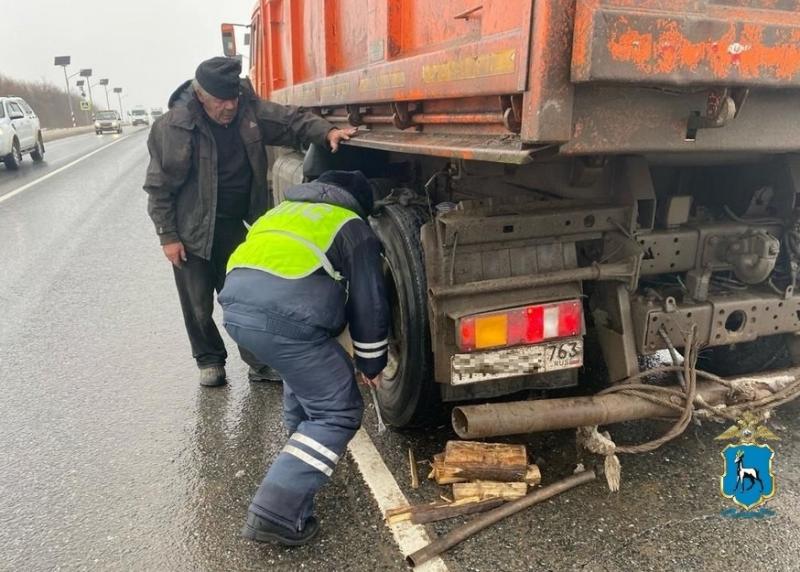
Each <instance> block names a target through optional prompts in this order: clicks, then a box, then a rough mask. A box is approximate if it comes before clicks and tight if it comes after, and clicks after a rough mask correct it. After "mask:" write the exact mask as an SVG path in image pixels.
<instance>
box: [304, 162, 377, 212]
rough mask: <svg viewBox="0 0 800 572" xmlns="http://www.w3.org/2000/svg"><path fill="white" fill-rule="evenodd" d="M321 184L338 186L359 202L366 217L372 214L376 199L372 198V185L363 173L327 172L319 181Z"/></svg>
mask: <svg viewBox="0 0 800 572" xmlns="http://www.w3.org/2000/svg"><path fill="white" fill-rule="evenodd" d="M317 181H318V182H320V183H328V184H329V185H336V186H337V187H339V188H341V189H344V190H345V191H347V192H348V193H350V194H351V195H353V198H355V200H356V201H358V204H359V205H360V206H361V208H362V210H363V211H364V217H365V218H366V217H368V216H369V215H370V213H372V207H373V206H374V203H375V199H374V198H373V196H372V185H371V184H370V182H369V179H367V178H366V177H365V176H364V173H362V172H361V171H325V172H324V173H322V174H321V175H320V176H319V178H318V179H317Z"/></svg>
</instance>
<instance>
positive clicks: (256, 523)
mask: <svg viewBox="0 0 800 572" xmlns="http://www.w3.org/2000/svg"><path fill="white" fill-rule="evenodd" d="M317 532H319V523H318V522H317V519H316V518H314V517H313V516H311V517H309V518H308V520H306V524H305V526H304V527H303V530H300V531H297V530H291V529H289V528H286V527H284V526H280V525H279V524H275V523H274V522H271V521H269V520H267V519H265V518H261V517H260V516H258V515H257V514H253V513H252V512H248V513H247V522H246V523H245V525H244V527H243V528H242V536H243V537H244V538H248V539H250V540H255V541H256V542H277V543H278V544H283V545H284V546H301V545H303V544H307V543H308V542H309V541H310V540H311V539H312V538H314V537H315V536H316V535H317Z"/></svg>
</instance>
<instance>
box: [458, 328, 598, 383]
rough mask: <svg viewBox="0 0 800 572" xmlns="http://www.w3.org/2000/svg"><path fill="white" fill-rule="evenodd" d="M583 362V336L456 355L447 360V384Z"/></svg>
mask: <svg viewBox="0 0 800 572" xmlns="http://www.w3.org/2000/svg"><path fill="white" fill-rule="evenodd" d="M582 365H583V338H581V337H577V338H567V339H563V340H558V341H555V342H549V343H546V344H537V345H535V346H517V347H513V348H505V349H502V350H493V351H487V352H472V353H467V354H455V355H453V357H452V358H451V360H450V383H451V384H452V385H464V384H467V383H478V382H480V381H489V380H492V379H504V378H508V377H518V376H522V375H533V374H537V373H544V372H548V371H557V370H560V369H570V368H573V367H580V366H582Z"/></svg>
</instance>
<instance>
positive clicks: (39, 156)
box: [31, 133, 44, 163]
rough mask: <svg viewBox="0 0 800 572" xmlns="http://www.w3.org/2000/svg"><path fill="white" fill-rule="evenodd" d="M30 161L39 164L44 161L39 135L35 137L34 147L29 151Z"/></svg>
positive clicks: (40, 136)
mask: <svg viewBox="0 0 800 572" xmlns="http://www.w3.org/2000/svg"><path fill="white" fill-rule="evenodd" d="M31 159H33V162H34V163H41V162H42V161H43V160H44V143H43V142H42V134H41V133H40V134H39V135H38V136H37V137H36V147H34V148H33V151H31Z"/></svg>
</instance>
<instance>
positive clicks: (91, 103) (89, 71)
mask: <svg viewBox="0 0 800 572" xmlns="http://www.w3.org/2000/svg"><path fill="white" fill-rule="evenodd" d="M81 77H85V78H86V87H88V88H89V109H90V110H91V112H92V113H94V99H92V80H90V79H89V78H90V77H92V68H86V69H82V70H81Z"/></svg>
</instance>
